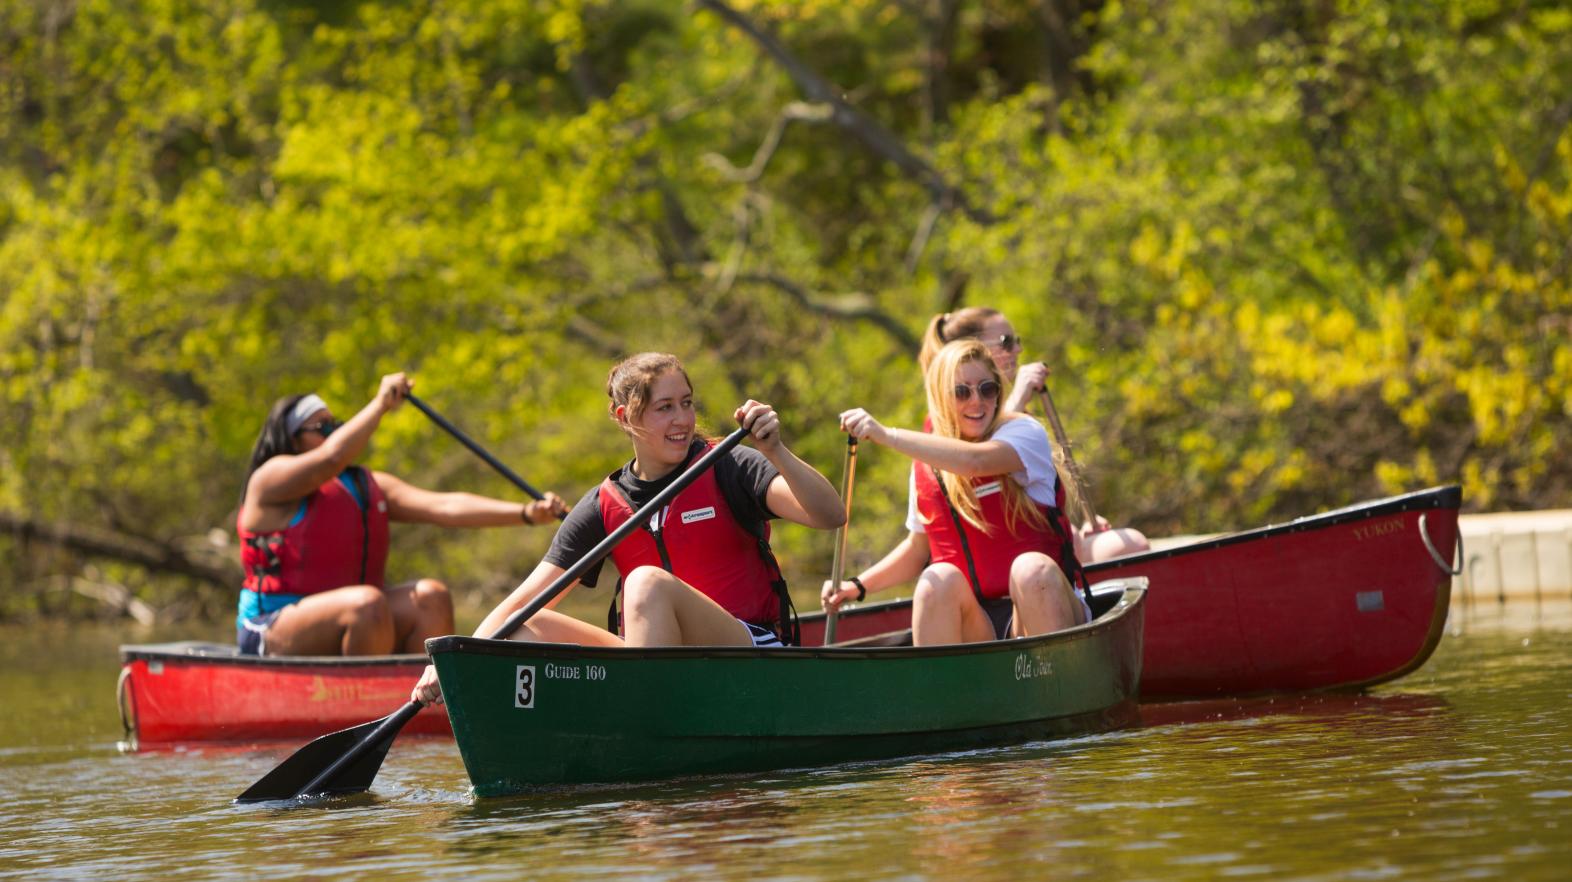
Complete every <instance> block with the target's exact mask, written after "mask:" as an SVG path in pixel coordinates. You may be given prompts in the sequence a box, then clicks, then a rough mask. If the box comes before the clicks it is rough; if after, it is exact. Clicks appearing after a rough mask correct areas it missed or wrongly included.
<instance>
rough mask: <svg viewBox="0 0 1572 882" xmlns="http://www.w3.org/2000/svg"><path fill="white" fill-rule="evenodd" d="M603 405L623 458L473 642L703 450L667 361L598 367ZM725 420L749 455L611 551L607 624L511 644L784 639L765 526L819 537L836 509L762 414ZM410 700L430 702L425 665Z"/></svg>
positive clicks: (732, 456)
mask: <svg viewBox="0 0 1572 882" xmlns="http://www.w3.org/2000/svg"><path fill="white" fill-rule="evenodd" d="M606 395H607V397H608V398H610V406H609V410H610V415H611V419H612V421H613V422H615V423H616V424H617V427H618V428H619V429H620V430H621V431H622V433H623V434H624V435H626V436H627V437H628V441H629V442H630V443H631V445H632V448H633V458H632V459H630V460H629V461H628V462H627V463H626V464H624V465H623V466H622V467H621V468H619V469H617V470H616V471H614V472H612V473H611V474H610V475H609V476H607V478H606V479H605V480H604V481H602V482H601V483H600V484H599V485H597V486H596V487H594V488H592V489H591V490H590V491H589V492H588V493H585V494H584V497H583V498H582V499H580V500H579V502H578V504H577V505H575V506H573V511H572V512H571V513H569V515H568V517H567V520H565V521H563V523H562V526H561V528H559V529H558V530H557V535H556V537H555V538H554V539H553V540H552V543H551V548H550V549H549V550H548V551H547V552H546V556H545V558H544V559H543V560H542V561H541V562H540V564H539V565H538V566H536V567H535V569H534V571H533V572H531V573H530V574H529V577H528V578H526V579H525V580H524V582H523V584H521V585H519V587H518V588H516V589H515V590H514V591H513V593H512V594H510V595H509V596H508V597H507V598H506V599H504V600H503V601H502V603H500V604H498V605H497V608H496V609H493V610H492V611H491V613H490V614H489V615H487V616H486V618H485V620H484V621H482V622H481V623H480V627H479V628H477V629H476V631H475V633H476V634H491V633H494V632H495V631H496V630H497V629H498V628H499V627H501V625H502V623H503V622H504V621H506V620H507V618H508V617H509V616H510V615H512V614H513V613H514V612H515V611H517V610H519V609H522V608H523V607H524V606H525V605H526V604H527V603H529V601H530V600H531V599H533V598H534V597H535V596H536V595H537V594H539V593H540V592H541V591H543V590H545V589H546V588H547V587H548V586H550V585H551V584H552V583H554V582H555V581H556V580H557V578H558V577H559V576H561V575H562V574H563V573H565V572H567V570H568V568H569V567H571V566H573V565H574V564H575V563H577V562H578V561H579V560H580V559H582V558H583V557H584V556H585V554H587V553H588V552H589V551H590V550H591V549H593V548H594V547H595V546H596V545H598V544H600V542H601V541H602V540H603V539H605V538H606V537H607V536H609V535H610V534H611V533H612V532H613V531H614V530H616V529H617V527H618V526H620V525H621V524H623V523H625V522H626V521H627V519H628V518H629V517H631V516H632V514H633V512H635V511H636V510H638V509H639V508H641V507H642V506H643V505H644V503H645V502H647V501H649V500H651V499H653V498H654V497H655V496H656V495H657V494H659V493H660V492H661V491H662V490H664V489H665V488H666V487H667V486H668V485H669V484H670V483H671V482H672V481H673V480H675V479H676V478H677V476H679V475H680V474H682V473H683V472H684V471H685V470H686V469H687V467H688V465H689V464H690V463H692V462H694V461H695V460H697V459H698V458H699V457H701V456H703V455H704V452H705V451H707V450H709V449H710V447H711V446H713V445H712V444H711V442H709V441H708V440H706V439H705V438H703V437H701V436H700V435H699V433H698V426H697V423H698V418H697V413H696V411H695V409H694V400H693V385H692V384H691V383H690V382H689V380H688V373H687V371H686V370H685V369H684V368H683V366H682V362H681V361H679V360H678V359H677V357H676V356H674V355H667V354H665V353H656V352H646V353H642V354H640V355H635V356H632V357H631V358H627V359H624V360H623V361H621V362H619V363H618V364H617V365H616V366H614V367H613V368H612V369H611V374H610V376H609V377H608V378H607V381H606ZM733 417H734V418H735V419H736V420H737V422H738V424H739V425H741V426H743V427H744V428H747V429H748V430H749V433H750V437H751V438H752V441H753V449H751V450H750V449H747V448H743V447H737V448H733V449H732V450H731V451H730V453H729V455H727V456H726V457H723V458H722V459H721V460H720V461H719V462H717V463H716V464H715V466H714V468H712V469H710V470H709V471H707V472H705V473H703V474H702V475H700V476H699V477H698V478H697V479H696V480H694V482H693V483H692V484H690V485H689V486H688V487H687V488H685V489H684V490H683V491H682V492H681V493H679V494H677V497H676V498H675V499H674V500H672V502H671V503H670V504H669V505H667V506H666V507H665V508H663V509H662V510H661V511H660V512H658V513H656V514H655V515H653V516H652V517H651V518H650V519H649V521H648V522H647V523H645V524H644V525H643V529H642V530H640V531H637V532H635V533H633V534H632V535H631V536H629V537H628V538H627V539H626V540H624V541H623V542H622V544H620V545H618V546H617V547H616V548H615V549H613V551H612V552H611V558H612V561H613V562H614V563H615V564H616V566H617V570H618V572H619V573H621V578H620V580H619V582H618V592H617V593H618V594H620V596H621V599H622V608H621V613H620V615H619V614H618V613H617V612H616V602H617V601H616V596H615V595H614V596H613V600H612V604H613V607H612V613H611V614H610V616H609V619H610V621H609V622H608V624H609V625H610V628H609V629H608V630H601V629H600V628H597V627H595V626H593V625H590V624H587V623H585V622H581V621H579V620H577V619H574V618H571V617H569V616H566V615H562V614H560V613H557V612H555V611H553V610H551V609H543V610H541V611H540V612H538V613H536V614H535V615H534V616H532V617H531V618H530V619H529V620H528V621H526V622H525V623H524V624H523V625H521V626H520V627H519V628H518V630H517V631H515V632H514V634H513V636H512V638H511V639H514V640H532V641H542V642H550V643H577V644H582V645H595V646H620V645H627V646H779V645H782V644H783V643H791V642H795V630H796V629H795V616H794V614H793V612H792V610H791V605H790V598H789V596H788V595H787V594H786V585H785V582H784V581H783V580H782V579H781V576H780V567H779V566H778V565H777V564H776V562H775V556H774V553H773V552H772V551H771V550H770V546H769V525H768V523H767V522H768V521H770V520H772V519H775V518H784V519H786V520H788V521H792V522H794V523H798V524H802V525H804V526H807V527H813V528H815V529H821V530H833V529H835V528H836V527H838V526H840V525H841V524H842V523H843V522H844V521H845V511H844V509H843V508H842V506H841V500H840V496H839V494H837V493H836V491H835V488H834V487H833V486H832V485H831V484H830V482H829V481H828V480H826V479H825V478H824V476H823V475H821V474H819V473H818V472H817V471H815V470H814V469H813V467H812V466H810V465H808V464H807V463H805V462H803V461H802V460H801V459H799V458H798V457H797V455H796V454H794V453H792V452H791V450H790V449H789V448H787V446H786V442H785V440H784V439H783V438H782V437H781V423H780V417H779V415H777V414H776V412H775V409H774V408H772V407H770V406H769V405H768V404H763V403H761V402H758V401H753V400H751V399H750V400H748V401H746V402H744V403H743V404H742V405H741V406H739V407H738V408H737V409H736V411H735V412H734V413H733ZM599 574H600V565H599V564H597V565H596V566H594V567H593V568H591V569H589V570H588V571H586V572H585V574H584V575H583V576H581V577H580V578H579V580H578V581H577V582H575V583H574V584H573V585H570V586H568V588H567V589H566V590H564V591H563V592H562V593H561V594H558V595H557V597H556V599H554V600H553V601H552V604H553V605H555V604H556V603H558V602H560V601H561V599H562V597H563V596H565V595H566V594H567V592H568V591H571V590H572V588H573V587H574V586H576V585H578V584H584V585H590V586H594V585H595V583H596V581H597V580H598V578H599ZM619 625H620V630H621V632H622V636H621V638H619V637H618V636H617V634H616V633H615V632H616V631H617V630H618V628H619ZM411 697H412V698H414V699H415V700H418V701H423V702H427V703H429V702H433V701H438V702H440V701H441V695H440V691H439V690H438V688H437V680H436V671H435V669H434V668H429V667H428V668H427V670H426V674H425V676H423V677H422V678H421V680H420V683H419V684H417V685H416V687H415V690H414V692H413V693H412V695H411Z"/></svg>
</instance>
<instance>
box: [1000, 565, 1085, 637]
mask: <svg viewBox="0 0 1572 882" xmlns="http://www.w3.org/2000/svg"><path fill="white" fill-rule="evenodd" d="M1010 599H1011V600H1012V601H1014V602H1015V623H1014V624H1013V625H1011V628H1010V633H1011V634H1012V635H1013V636H1015V637H1033V636H1036V635H1038V634H1050V633H1052V632H1054V631H1060V630H1063V629H1065V628H1070V627H1074V626H1075V625H1079V624H1080V623H1081V605H1080V604H1079V603H1076V602H1075V589H1074V588H1072V587H1071V586H1070V580H1069V579H1067V578H1065V575H1064V571H1063V570H1061V569H1059V565H1058V564H1056V563H1054V560H1053V558H1051V557H1049V556H1048V555H1046V554H1043V553H1042V552H1039V551H1028V552H1026V553H1025V554H1022V555H1020V556H1018V557H1016V559H1015V561H1014V563H1012V564H1010Z"/></svg>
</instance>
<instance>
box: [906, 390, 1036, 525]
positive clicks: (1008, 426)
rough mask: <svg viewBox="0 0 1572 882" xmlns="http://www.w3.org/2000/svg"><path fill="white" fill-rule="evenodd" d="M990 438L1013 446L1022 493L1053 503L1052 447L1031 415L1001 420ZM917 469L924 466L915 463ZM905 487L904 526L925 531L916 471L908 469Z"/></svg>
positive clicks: (1034, 500) (1017, 479)
mask: <svg viewBox="0 0 1572 882" xmlns="http://www.w3.org/2000/svg"><path fill="white" fill-rule="evenodd" d="M988 440H990V441H1003V442H1004V443H1006V444H1008V445H1010V446H1011V447H1013V448H1015V453H1016V455H1017V456H1019V457H1020V458H1021V464H1022V465H1024V466H1026V468H1025V469H1024V470H1022V471H1019V472H1011V473H1010V477H1011V478H1012V479H1013V480H1014V481H1015V483H1017V484H1020V485H1021V486H1023V487H1025V488H1026V496H1027V498H1029V499H1031V500H1032V501H1033V502H1036V503H1040V504H1042V505H1050V506H1051V505H1053V504H1054V503H1055V501H1056V496H1057V494H1058V491H1059V472H1058V471H1057V470H1056V469H1054V467H1053V447H1052V446H1050V445H1049V443H1048V430H1047V429H1044V428H1043V424H1042V423H1039V422H1037V421H1036V420H1034V419H1032V418H1031V417H1027V416H1020V417H1016V418H1015V419H1011V420H1005V421H1004V422H1002V423H1000V424H999V427H998V428H997V429H994V430H993V437H991V438H989V439H988ZM916 465H917V468H920V469H925V468H928V466H927V465H925V464H923V463H917V464H916ZM909 474H910V477H909V478H908V479H907V489H906V529H907V530H908V531H910V532H913V533H926V532H928V528H927V527H926V526H925V525H924V524H923V522H922V516H921V515H919V514H918V513H917V474H916V472H915V471H914V472H910V473H909Z"/></svg>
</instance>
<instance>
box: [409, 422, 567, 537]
mask: <svg viewBox="0 0 1572 882" xmlns="http://www.w3.org/2000/svg"><path fill="white" fill-rule="evenodd" d="M404 397H405V399H407V400H408V401H409V403H410V404H413V405H415V407H417V408H419V409H420V412H421V413H423V414H425V415H426V416H428V417H431V421H432V422H434V423H436V424H437V425H439V426H441V427H442V428H444V429H446V430H447V432H448V434H449V435H452V436H453V437H455V438H457V439H458V440H459V443H460V444H463V445H464V446H465V447H468V448H469V449H470V450H471V451H472V452H473V453H474V454H475V455H476V456H478V457H480V458H481V459H483V460H485V461H486V464H487V465H489V466H491V467H492V468H494V469H496V470H497V471H498V472H500V473H501V474H502V477H504V478H507V479H508V480H509V481H512V482H513V485H514V486H515V487H518V488H519V489H520V490H523V491H524V492H525V493H528V494H529V495H530V496H532V497H534V498H535V499H545V498H546V497H544V496H542V495H541V493H540V491H539V490H536V489H535V488H534V487H531V486H530V483H529V482H528V481H526V480H524V479H523V478H521V477H519V476H518V474H516V473H515V472H514V471H513V470H512V469H510V468H508V467H507V466H505V465H503V464H502V462H501V461H500V460H498V459H497V458H496V457H495V456H492V455H491V454H490V453H488V452H487V451H486V449H485V448H484V447H481V446H480V445H479V444H476V443H475V441H474V439H472V438H470V437H469V436H468V435H466V434H464V432H463V431H462V430H461V429H459V427H458V426H455V425H453V424H452V423H450V422H448V421H447V420H446V419H444V418H443V416H442V414H440V413H437V412H436V411H434V410H432V409H431V407H430V406H429V405H427V404H426V402H424V401H421V400H420V399H419V398H416V397H415V396H414V395H413V394H406V395H405V396H404ZM567 516H568V514H567V512H562V513H560V514H558V515H557V520H559V521H560V520H562V519H563V518H566V517H567Z"/></svg>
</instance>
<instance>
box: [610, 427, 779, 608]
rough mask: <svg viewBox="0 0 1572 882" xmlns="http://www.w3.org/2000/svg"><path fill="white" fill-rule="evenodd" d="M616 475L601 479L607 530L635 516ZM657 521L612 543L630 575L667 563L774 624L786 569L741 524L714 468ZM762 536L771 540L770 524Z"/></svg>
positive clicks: (726, 602) (719, 598) (716, 597)
mask: <svg viewBox="0 0 1572 882" xmlns="http://www.w3.org/2000/svg"><path fill="white" fill-rule="evenodd" d="M710 446H712V445H706V446H705V448H704V449H705V450H708V449H709V447H710ZM701 453H702V452H701ZM614 477H615V476H614V475H613V476H611V477H608V478H606V480H604V481H603V482H601V485H600V518H601V522H602V523H603V524H604V525H605V527H606V532H607V533H608V534H609V533H611V532H612V531H614V530H616V529H617V528H618V527H619V526H621V525H622V524H623V523H624V522H626V521H627V519H628V518H629V517H631V516H632V515H633V506H632V505H631V504H630V503H629V502H628V499H627V497H626V496H624V495H623V493H622V490H621V489H620V488H619V487H617V485H616V482H615V481H614V480H613V478H614ZM650 520H651V523H648V524H645V525H644V528H643V529H641V530H635V531H634V532H633V533H631V534H629V536H628V538H626V539H624V540H623V541H622V542H621V544H619V545H618V546H617V547H616V548H614V549H612V552H611V559H612V561H613V562H615V563H616V565H617V570H618V572H620V573H622V574H623V575H624V576H626V575H627V574H628V573H631V572H633V570H634V569H635V568H637V567H641V566H652V567H660V568H661V569H664V570H666V571H668V572H670V573H671V574H672V575H675V576H676V577H677V578H679V579H681V580H682V581H684V582H686V583H688V584H689V585H692V586H693V587H694V588H697V589H698V590H699V591H701V592H702V593H703V594H704V596H706V597H708V598H710V599H711V600H713V601H715V602H716V603H718V604H720V605H721V607H722V608H724V609H725V610H726V611H727V612H729V613H731V614H732V615H734V616H736V617H737V618H739V619H742V620H743V621H745V622H752V623H754V624H756V625H762V626H764V627H766V628H773V627H775V625H776V623H777V619H779V618H780V601H779V598H778V597H777V596H776V594H775V588H774V584H775V581H776V580H777V579H778V578H779V574H778V573H776V572H773V571H772V570H773V568H772V567H771V566H770V565H769V564H768V563H766V561H765V559H764V556H763V554H762V549H761V548H760V545H759V543H760V537H755V536H754V535H753V534H752V533H750V532H748V530H747V529H746V528H744V527H743V526H742V525H741V524H740V523H738V522H737V518H736V517H735V516H734V515H733V514H732V511H731V508H730V507H729V506H727V505H726V498H725V496H724V495H723V494H722V493H721V489H720V483H719V482H718V481H716V479H715V471H714V469H711V470H709V471H707V472H705V473H704V474H702V475H700V476H699V477H698V478H697V479H696V480H695V481H694V482H693V483H692V484H690V485H688V487H687V489H685V490H683V491H682V492H681V493H679V494H677V498H676V499H674V500H672V501H671V504H670V505H668V506H666V507H665V508H664V509H662V510H661V511H659V512H657V513H656V514H654V515H652V516H651V518H650ZM762 538H763V540H764V541H765V542H766V543H767V542H768V541H769V525H768V524H765V525H764V529H763V537H762ZM766 547H768V546H767V545H766Z"/></svg>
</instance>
